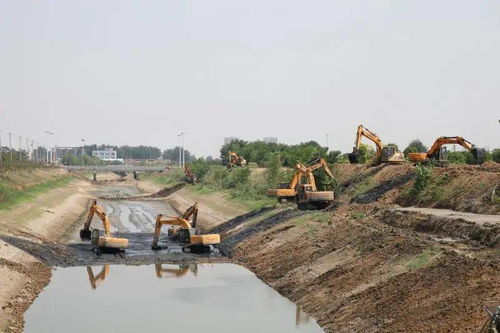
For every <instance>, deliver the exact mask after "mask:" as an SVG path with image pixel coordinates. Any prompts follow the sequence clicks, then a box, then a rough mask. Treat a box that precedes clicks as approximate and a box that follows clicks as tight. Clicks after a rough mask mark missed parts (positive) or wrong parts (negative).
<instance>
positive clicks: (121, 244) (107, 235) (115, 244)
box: [80, 200, 128, 249]
mask: <svg viewBox="0 0 500 333" xmlns="http://www.w3.org/2000/svg"><path fill="white" fill-rule="evenodd" d="M94 215H97V216H98V217H99V219H100V220H101V221H102V224H103V225H104V236H102V235H101V234H100V232H99V229H93V230H92V231H91V230H90V224H91V223H92V219H93V218H94ZM80 238H81V239H82V240H89V239H90V240H91V242H92V244H94V245H97V246H98V247H99V248H114V249H124V248H126V247H127V246H128V239H126V238H116V237H111V230H110V223H109V218H108V216H107V215H106V213H105V212H104V210H103V209H102V207H101V206H99V205H98V204H97V200H94V201H93V202H92V205H91V206H90V209H89V214H88V215H87V220H86V221H85V224H84V225H83V229H81V230H80Z"/></svg>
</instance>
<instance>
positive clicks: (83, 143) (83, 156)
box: [82, 139, 85, 165]
mask: <svg viewBox="0 0 500 333" xmlns="http://www.w3.org/2000/svg"><path fill="white" fill-rule="evenodd" d="M84 147H85V139H82V164H83V165H85V148H84Z"/></svg>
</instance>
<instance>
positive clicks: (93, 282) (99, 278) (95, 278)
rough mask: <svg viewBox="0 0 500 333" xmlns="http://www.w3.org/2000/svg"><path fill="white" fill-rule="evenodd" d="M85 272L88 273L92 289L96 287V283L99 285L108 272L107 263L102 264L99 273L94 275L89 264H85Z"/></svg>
mask: <svg viewBox="0 0 500 333" xmlns="http://www.w3.org/2000/svg"><path fill="white" fill-rule="evenodd" d="M87 274H88V275H89V280H90V286H91V287H92V289H96V288H97V286H98V285H100V284H101V283H102V282H103V281H104V279H105V278H106V276H108V274H109V265H104V266H102V270H101V272H100V273H99V274H97V275H95V276H94V272H93V271H92V267H91V266H87Z"/></svg>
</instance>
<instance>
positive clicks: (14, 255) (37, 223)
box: [0, 169, 92, 332]
mask: <svg viewBox="0 0 500 333" xmlns="http://www.w3.org/2000/svg"><path fill="white" fill-rule="evenodd" d="M61 180H63V181H61ZM8 181H9V183H10V184H11V185H13V188H16V191H17V195H18V198H23V197H24V196H27V197H29V201H25V200H23V199H21V200H19V202H15V203H14V202H13V201H10V202H11V204H10V205H9V207H8V208H7V207H6V208H5V209H2V210H0V276H1V277H2V278H1V280H2V281H1V282H2V288H1V289H0V306H1V310H0V331H2V332H21V331H22V323H23V315H24V312H25V311H26V309H28V307H29V306H30V305H31V303H32V302H33V300H34V299H35V298H36V296H37V295H38V293H39V292H40V291H41V290H42V289H43V288H44V287H45V285H46V284H47V283H48V282H49V280H50V277H51V270H52V267H50V266H49V265H47V264H46V263H44V262H43V261H42V260H40V259H39V258H38V257H36V256H34V255H32V254H30V253H29V251H26V250H22V249H21V248H20V247H18V246H14V245H13V244H12V241H11V240H12V239H13V238H16V239H17V240H18V241H20V242H26V243H27V244H33V245H32V246H35V245H34V244H37V245H39V246H46V245H49V244H51V245H52V246H53V249H55V250H56V249H57V246H58V244H59V243H60V242H61V241H63V239H62V238H63V237H64V235H65V233H66V232H67V230H68V229H69V228H70V227H71V226H72V225H74V223H75V221H78V219H79V218H80V216H81V215H82V214H83V213H84V212H85V211H86V209H87V203H88V201H89V199H90V194H89V192H90V190H91V189H92V185H91V184H90V183H89V182H86V181H82V180H77V179H74V178H72V177H71V176H69V175H68V174H67V173H66V172H65V171H63V170H59V169H50V170H43V169H39V170H35V171H34V172H31V173H30V171H28V170H24V171H23V172H22V173H21V174H15V172H13V171H12V172H11V173H10V174H9V178H8ZM44 184H45V185H44ZM47 184H50V185H47ZM34 187H35V188H37V190H36V191H34V190H33V188H34ZM23 190H25V193H23Z"/></svg>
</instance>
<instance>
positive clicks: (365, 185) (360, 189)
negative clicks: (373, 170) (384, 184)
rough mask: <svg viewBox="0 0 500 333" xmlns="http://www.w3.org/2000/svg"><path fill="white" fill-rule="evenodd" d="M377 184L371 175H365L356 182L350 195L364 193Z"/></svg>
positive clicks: (354, 195)
mask: <svg viewBox="0 0 500 333" xmlns="http://www.w3.org/2000/svg"><path fill="white" fill-rule="evenodd" d="M378 185H379V183H378V182H376V181H375V180H374V179H373V178H372V177H367V178H365V179H363V180H362V181H361V182H360V183H359V184H357V185H356V186H355V187H354V189H353V190H352V193H351V196H352V197H353V198H356V197H358V196H360V195H361V194H365V193H366V192H368V191H370V190H372V189H374V188H375V187H377V186H378Z"/></svg>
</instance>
